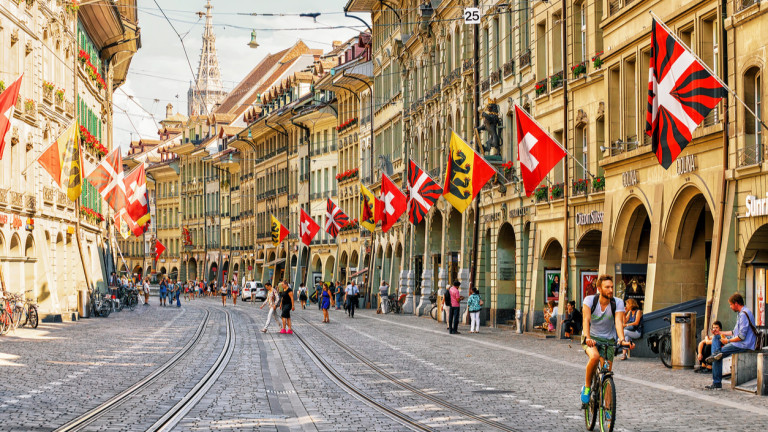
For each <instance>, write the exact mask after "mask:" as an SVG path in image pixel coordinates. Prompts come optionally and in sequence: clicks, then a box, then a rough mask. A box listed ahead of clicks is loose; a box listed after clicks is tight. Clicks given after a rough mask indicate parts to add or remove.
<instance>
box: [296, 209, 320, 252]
mask: <svg viewBox="0 0 768 432" xmlns="http://www.w3.org/2000/svg"><path fill="white" fill-rule="evenodd" d="M318 231H320V225H318V224H317V222H315V220H314V219H312V218H311V217H309V215H308V214H307V212H305V211H304V209H301V217H300V218H299V235H300V236H301V242H302V243H304V244H305V245H306V246H309V244H310V243H312V239H313V238H315V236H316V235H317V232H318Z"/></svg>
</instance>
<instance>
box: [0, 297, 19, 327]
mask: <svg viewBox="0 0 768 432" xmlns="http://www.w3.org/2000/svg"><path fill="white" fill-rule="evenodd" d="M0 301H2V308H3V309H2V311H0V334H3V335H4V334H6V333H8V332H9V331H10V330H11V327H13V308H12V307H11V304H12V303H13V304H15V303H16V300H15V297H14V295H13V294H11V293H0Z"/></svg>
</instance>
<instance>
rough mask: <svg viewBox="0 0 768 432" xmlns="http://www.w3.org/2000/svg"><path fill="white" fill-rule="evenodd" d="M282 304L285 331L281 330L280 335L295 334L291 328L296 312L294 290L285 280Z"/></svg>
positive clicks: (281, 316) (281, 315)
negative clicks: (293, 314)
mask: <svg viewBox="0 0 768 432" xmlns="http://www.w3.org/2000/svg"><path fill="white" fill-rule="evenodd" d="M280 302H281V305H282V313H281V314H280V318H282V319H283V329H282V330H280V333H287V334H293V329H292V328H291V311H293V310H295V309H294V307H293V290H292V289H291V286H290V285H288V282H286V281H285V280H283V295H282V298H281V299H280ZM318 303H320V302H318ZM286 327H287V329H286Z"/></svg>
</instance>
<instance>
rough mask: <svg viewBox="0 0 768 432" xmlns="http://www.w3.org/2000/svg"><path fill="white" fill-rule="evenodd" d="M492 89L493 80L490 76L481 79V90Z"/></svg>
mask: <svg viewBox="0 0 768 432" xmlns="http://www.w3.org/2000/svg"><path fill="white" fill-rule="evenodd" d="M490 89H491V81H490V80H489V79H488V78H486V79H484V80H482V81H480V91H483V92H487V91H488V90H490Z"/></svg>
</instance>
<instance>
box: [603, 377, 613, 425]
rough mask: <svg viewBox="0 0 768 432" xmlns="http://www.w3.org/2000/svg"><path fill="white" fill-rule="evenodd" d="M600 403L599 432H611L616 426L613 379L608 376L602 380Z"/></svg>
mask: <svg viewBox="0 0 768 432" xmlns="http://www.w3.org/2000/svg"><path fill="white" fill-rule="evenodd" d="M600 393H601V396H602V397H601V398H600V399H601V401H600V430H601V431H602V432H613V425H614V424H616V387H614V385H613V377H611V376H608V377H606V378H605V379H604V380H603V387H602V390H601V392H600Z"/></svg>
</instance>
